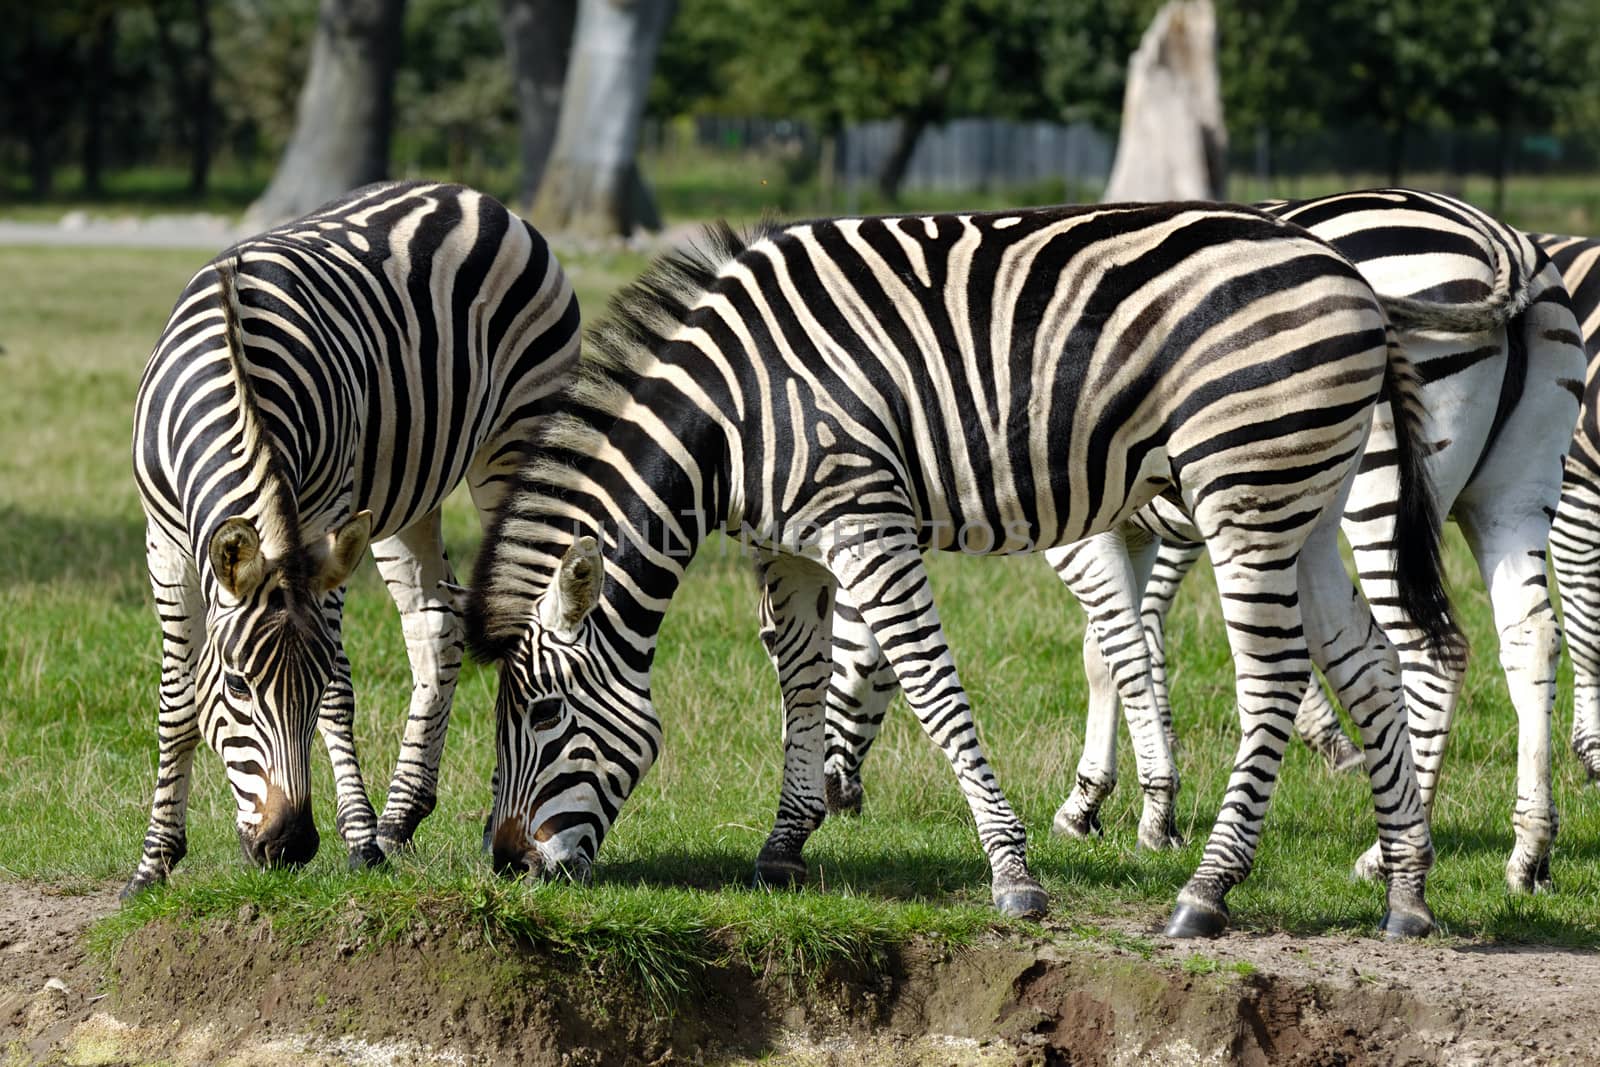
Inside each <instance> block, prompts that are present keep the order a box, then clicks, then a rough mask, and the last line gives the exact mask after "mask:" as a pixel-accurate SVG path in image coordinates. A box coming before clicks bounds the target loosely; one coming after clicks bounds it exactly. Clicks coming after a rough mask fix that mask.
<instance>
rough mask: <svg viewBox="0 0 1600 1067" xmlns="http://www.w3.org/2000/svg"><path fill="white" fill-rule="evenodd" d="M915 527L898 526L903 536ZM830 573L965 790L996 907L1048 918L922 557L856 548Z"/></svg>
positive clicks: (838, 555)
mask: <svg viewBox="0 0 1600 1067" xmlns="http://www.w3.org/2000/svg"><path fill="white" fill-rule="evenodd" d="M888 525H889V524H886V526H888ZM909 526H910V524H909V523H908V522H901V523H899V524H898V528H900V529H905V528H908V527H909ZM828 569H829V570H831V571H832V572H833V574H834V576H835V577H837V578H838V580H839V583H840V585H842V586H844V587H846V588H848V589H849V591H850V596H851V599H852V600H854V601H855V604H856V606H857V608H859V609H860V611H861V616H862V618H863V619H865V620H866V623H867V625H868V626H869V627H871V629H872V633H873V636H874V637H875V638H876V639H877V642H878V645H879V647H880V648H882V649H883V650H884V652H885V654H886V655H887V656H888V658H889V663H890V665H891V666H892V667H893V668H894V673H895V678H896V679H897V680H898V681H899V683H900V687H901V689H902V691H904V693H905V695H906V702H907V703H908V704H909V705H910V706H911V710H912V712H913V713H914V714H915V715H916V716H917V721H918V722H920V723H921V724H922V728H923V730H924V732H926V733H927V735H928V737H929V738H930V739H932V741H933V742H934V744H936V745H938V746H939V748H940V750H941V751H942V752H943V753H944V754H945V758H946V759H948V760H949V761H950V766H951V768H952V769H953V770H954V771H955V773H956V779H957V780H958V781H959V782H960V783H961V791H962V793H963V794H964V795H965V796H966V798H967V805H968V807H970V808H971V810H972V815H973V819H974V820H975V821H976V823H977V826H978V840H979V841H980V842H981V843H982V845H983V850H984V852H985V854H986V855H987V856H988V858H989V867H990V870H991V872H992V881H991V889H992V892H993V895H994V903H995V907H996V908H998V909H999V910H1000V911H1001V912H1002V913H1004V914H1006V915H1010V916H1013V917H1025V918H1037V917H1039V916H1042V915H1044V913H1045V912H1046V910H1048V908H1049V903H1050V900H1049V897H1048V896H1047V895H1046V894H1045V891H1044V887H1043V886H1041V885H1040V884H1039V882H1038V881H1037V880H1036V879H1035V878H1034V877H1033V875H1032V874H1031V873H1030V872H1029V871H1028V858H1027V834H1026V833H1025V831H1024V830H1023V827H1022V822H1021V820H1020V819H1018V818H1017V815H1016V812H1014V811H1013V810H1012V808H1011V804H1010V803H1009V802H1008V801H1007V800H1006V798H1005V794H1004V793H1002V792H1001V791H1000V785H999V783H998V782H997V781H996V780H995V776H994V772H993V770H991V769H990V767H989V762H988V760H987V759H985V758H984V755H983V747H982V746H981V745H980V744H979V743H978V733H977V729H976V727H975V725H974V723H973V721H972V711H971V705H970V704H969V702H968V700H967V694H966V690H965V689H963V688H962V686H961V681H960V678H959V677H958V675H957V673H956V664H955V658H954V657H953V656H952V655H951V654H950V646H949V643H948V642H947V641H946V640H945V635H944V627H943V626H942V625H941V624H940V622H939V612H938V609H937V608H936V607H935V606H934V602H933V591H932V589H931V588H930V587H929V584H928V572H927V570H926V568H925V567H924V566H923V562H922V556H921V554H920V553H919V552H917V550H916V549H915V548H912V547H903V546H893V547H891V546H888V545H885V544H882V543H879V542H867V543H866V544H848V545H844V546H840V547H836V548H835V549H833V550H832V551H831V552H830V554H829V556H828Z"/></svg>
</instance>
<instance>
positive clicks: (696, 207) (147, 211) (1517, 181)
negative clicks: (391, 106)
mask: <svg viewBox="0 0 1600 1067" xmlns="http://www.w3.org/2000/svg"><path fill="white" fill-rule="evenodd" d="M640 166H641V167H642V168H643V170H644V172H645V174H646V176H647V177H648V179H649V181H650V182H651V185H652V187H653V189H654V192H655V194H656V200H657V203H658V204H659V206H660V209H661V213H662V215H663V217H664V218H665V220H666V221H667V222H668V223H677V222H684V221H686V220H688V221H693V220H698V219H713V218H726V219H729V220H731V221H734V222H736V223H748V222H751V221H754V220H756V219H759V218H761V217H763V216H766V215H773V216H776V217H778V218H812V217H816V216H821V215H838V214H870V213H874V212H890V211H976V210H987V209H1004V208H1012V207H1019V206H1023V205H1029V204H1057V203H1066V202H1090V201H1093V200H1096V199H1098V198H1099V196H1100V188H1099V186H1098V185H1096V184H1094V183H1081V182H1068V181H1066V180H1059V181H1044V182H1036V183H1030V184H1022V185H1010V186H993V187H989V188H983V189H971V190H960V191H948V190H917V189H908V190H906V191H905V193H904V195H903V196H902V198H901V201H900V203H898V204H893V203H890V202H888V201H886V200H884V199H883V197H882V196H880V195H879V194H878V192H877V189H876V186H875V185H874V184H873V183H872V182H864V183H862V184H861V185H859V186H858V187H856V188H854V189H848V188H845V187H842V186H834V187H830V186H827V185H825V184H824V183H823V182H821V181H820V180H819V179H818V178H817V176H816V175H815V174H811V173H808V172H807V171H806V170H805V169H804V168H802V167H800V166H798V165H797V164H796V163H795V161H794V160H792V159H790V158H788V157H786V156H785V155H783V154H782V153H779V152H768V153H763V152H754V151H751V152H730V151H719V150H714V149H704V150H696V151H686V152H673V153H670V154H661V153H650V152H646V153H644V154H643V156H642V157H641V159H640ZM270 176H271V174H270V168H269V166H268V165H266V164H261V165H257V166H255V167H253V168H243V167H240V166H239V165H237V164H236V163H231V162H228V161H223V162H221V163H219V164H218V166H217V167H216V168H215V170H214V171H213V174H212V182H211V188H210V190H209V192H208V193H207V194H206V195H205V196H204V197H202V198H200V199H198V200H197V199H195V198H193V197H190V196H189V195H188V193H187V191H186V182H187V175H186V173H185V172H184V171H183V170H182V169H179V168H174V167H163V166H143V167H135V168H131V169H128V170H125V171H117V172H114V173H111V174H108V175H107V176H106V179H105V189H104V192H102V193H101V194H100V195H99V196H94V197H90V196H87V195H86V194H85V193H84V192H83V191H82V185H81V181H80V179H79V177H78V175H77V172H76V171H75V170H74V169H73V168H71V167H66V168H63V169H62V171H61V172H60V174H59V175H58V180H57V183H56V190H55V192H54V193H53V194H52V195H51V196H50V197H48V198H47V199H45V200H42V201H40V200H35V199H33V198H31V197H30V196H29V195H28V193H27V190H26V188H25V187H24V185H23V184H22V183H21V179H20V178H13V180H12V182H11V184H10V185H5V184H3V183H0V218H4V219H8V220H17V221H30V222H53V221H55V220H56V219H58V218H60V217H61V216H62V215H63V214H64V213H66V212H68V211H74V210H82V211H87V212H89V213H90V214H95V215H112V216H116V215H138V216H146V215H156V214H171V213H183V212H191V211H208V212H213V213H217V214H222V215H235V216H236V215H238V214H240V213H241V212H242V211H244V209H245V208H246V207H248V206H249V205H250V203H251V202H252V201H254V200H255V199H256V197H257V196H259V195H260V194H261V192H262V190H263V189H264V188H265V187H266V183H267V180H268V179H269V178H270ZM405 176H406V177H417V178H438V179H444V180H455V181H463V180H464V181H467V182H469V183H471V184H475V185H477V186H478V187H480V188H482V189H483V190H484V191H485V192H488V193H491V194H493V195H495V196H497V197H500V198H501V199H502V200H505V201H506V202H508V203H510V202H511V201H512V199H513V198H514V197H515V195H516V182H517V177H516V174H515V173H514V172H513V171H512V170H509V169H506V168H498V169H494V170H492V171H488V172H485V173H482V174H475V175H460V174H447V173H444V172H423V173H416V174H407V175H405ZM1402 182H1403V184H1405V185H1408V186H1414V187H1416V188H1419V189H1436V190H1439V191H1442V192H1448V193H1451V194H1453V195H1456V196H1460V197H1463V198H1464V199H1466V200H1468V201H1471V202H1472V203H1474V204H1476V205H1478V206H1479V207H1481V208H1484V209H1485V210H1491V211H1492V210H1494V207H1495V203H1494V189H1493V182H1492V181H1491V179H1490V178H1488V177H1487V176H1483V175H1466V176H1462V175H1447V174H1431V173H1424V172H1418V173H1415V174H1408V175H1405V176H1404V177H1403V179H1402ZM1388 184H1389V179H1388V176H1387V175H1386V174H1384V173H1382V172H1381V171H1377V170H1355V171H1352V172H1350V173H1347V174H1334V173H1329V174H1307V175H1301V176H1293V177H1275V178H1273V179H1271V180H1269V181H1262V180H1260V179H1258V178H1256V177H1255V176H1254V175H1253V174H1250V173H1247V172H1237V173H1235V174H1233V175H1232V177H1231V179H1230V182H1229V186H1228V196H1229V198H1230V199H1232V200H1236V201H1243V202H1249V201H1253V200H1261V199H1266V198H1269V197H1289V198H1296V197H1313V196H1322V195H1326V194H1328V193H1336V192H1340V191H1342V190H1346V189H1364V188H1370V187H1374V186H1383V185H1388ZM1502 216H1503V218H1504V219H1505V221H1506V222H1509V223H1511V224H1512V225H1515V226H1520V227H1522V228H1523V229H1526V230H1534V231H1545V232H1550V233H1569V234H1577V235H1580V236H1583V235H1591V234H1594V233H1596V232H1597V231H1600V185H1597V184H1596V183H1595V181H1594V177H1593V176H1592V175H1588V174H1553V175H1537V174H1517V175H1512V176H1511V177H1510V178H1509V180H1508V181H1507V183H1506V193H1505V208H1504V211H1503V212H1502Z"/></svg>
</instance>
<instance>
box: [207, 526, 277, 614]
mask: <svg viewBox="0 0 1600 1067" xmlns="http://www.w3.org/2000/svg"><path fill="white" fill-rule="evenodd" d="M207 552H208V554H209V555H210V557H211V573H213V574H215V575H216V576H217V581H219V582H221V583H222V588H224V589H226V590H227V591H228V593H229V595H231V596H233V597H234V598H235V599H238V600H243V599H244V598H245V597H247V596H249V595H250V594H251V593H254V592H255V591H256V590H257V589H258V588H259V587H260V586H261V583H262V582H263V581H264V580H265V579H266V577H267V560H266V557H265V556H263V555H262V554H261V535H260V534H258V533H256V528H255V525H254V524H253V523H251V521H250V520H249V519H247V518H245V517H244V516H243V515H235V516H234V517H233V518H231V519H228V520H227V521H225V522H224V523H223V524H222V525H221V526H219V527H217V532H216V533H214V534H212V535H211V544H210V545H209V546H208V549H207Z"/></svg>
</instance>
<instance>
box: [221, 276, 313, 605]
mask: <svg viewBox="0 0 1600 1067" xmlns="http://www.w3.org/2000/svg"><path fill="white" fill-rule="evenodd" d="M243 261H244V256H243V254H242V253H241V252H239V251H238V250H235V251H233V252H232V253H231V254H230V255H228V256H227V257H226V258H225V259H219V260H218V262H217V263H216V267H215V269H216V273H217V288H218V295H219V298H220V299H219V303H220V304H221V305H222V337H223V350H224V351H225V352H226V353H227V357H228V361H227V365H228V373H229V377H230V379H231V380H232V383H233V388H234V393H235V395H236V396H237V397H238V421H239V429H240V437H241V444H242V448H243V455H244V456H245V457H246V458H247V459H248V461H249V464H250V479H251V482H252V484H254V485H256V486H258V487H260V492H259V494H258V496H257V498H256V499H257V503H256V504H255V506H254V507H251V508H248V509H247V510H249V511H253V512H255V514H254V515H252V516H250V518H251V519H252V521H253V523H254V524H255V527H256V532H257V534H258V535H259V537H260V539H261V545H262V549H263V551H266V550H268V549H269V547H270V548H271V549H272V550H273V552H274V555H275V556H276V558H277V560H278V563H279V565H280V567H281V568H282V570H283V577H284V582H285V585H286V586H287V587H288V588H289V589H290V590H291V591H292V592H293V593H296V594H298V593H303V592H304V591H305V588H306V586H307V585H308V584H309V581H310V573H311V558H310V554H309V553H308V552H306V551H305V550H304V546H303V545H302V544H301V542H300V517H299V514H298V512H297V511H296V509H295V504H294V497H293V494H292V493H290V491H289V479H288V477H287V468H286V466H285V464H284V462H283V458H282V457H281V456H280V455H279V454H278V450H277V449H276V448H274V447H273V444H272V435H271V434H269V433H267V431H266V426H265V424H264V420H263V419H262V417H261V407H260V404H259V403H258V402H257V400H256V392H255V387H254V386H252V385H251V384H250V367H249V364H248V362H247V361H246V358H245V351H244V328H243V327H242V326H241V325H240V321H241V319H242V318H243V305H242V304H241V303H240V300H239V275H240V273H241V270H242V268H243ZM224 517H227V516H224ZM204 533H205V534H206V535H207V536H209V534H210V531H204ZM199 550H200V551H201V553H202V554H203V552H204V546H199Z"/></svg>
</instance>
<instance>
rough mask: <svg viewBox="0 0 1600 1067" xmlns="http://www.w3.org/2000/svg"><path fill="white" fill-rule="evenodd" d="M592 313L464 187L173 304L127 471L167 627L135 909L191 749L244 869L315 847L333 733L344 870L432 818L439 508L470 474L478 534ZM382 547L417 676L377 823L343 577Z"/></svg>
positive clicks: (176, 804) (439, 694)
mask: <svg viewBox="0 0 1600 1067" xmlns="http://www.w3.org/2000/svg"><path fill="white" fill-rule="evenodd" d="M577 354H578V305H577V302H576V300H575V299H574V298H573V295H572V289H571V286H570V285H569V284H568V282H567V279H566V277H565V275H564V274H563V273H562V271H561V268H560V266H559V265H558V264H557V263H556V261H555V259H554V258H553V257H552V256H551V254H550V250H549V248H548V247H547V246H546V245H545V242H544V240H543V239H542V238H541V237H540V236H539V234H538V233H536V232H535V231H534V230H533V229H532V228H531V227H529V226H528V225H527V224H526V223H524V222H522V221H521V220H520V219H518V218H517V217H516V216H514V215H512V214H511V213H510V212H508V211H507V210H506V209H505V208H504V207H503V206H502V205H500V204H499V203H496V202H495V201H494V200H492V199H490V198H489V197H487V196H484V195H482V194H481V193H477V192H474V191H472V190H470V189H466V188H463V187H461V186H457V185H437V184H431V183H419V182H402V183H395V184H384V185H372V186H367V187H366V188H363V189H358V190H356V191H354V192H352V193H350V194H348V195H347V196H345V197H344V198H342V199H340V200H336V201H334V202H332V203H330V204H327V205H325V206H324V207H322V208H320V209H318V210H317V211H315V212H313V213H311V214H310V215H307V216H306V217H305V218H303V219H299V220H297V221H295V222H291V223H288V224H287V225H284V226H281V227H279V228H278V229H275V230H271V231H269V232H267V233H264V234H261V235H259V236H257V237H252V238H249V239H247V240H245V241H243V242H241V243H240V244H238V245H235V246H234V247H233V248H231V249H228V250H227V251H225V252H223V253H222V254H221V255H220V256H218V257H217V258H216V259H215V260H213V261H212V262H211V263H209V264H207V265H206V266H205V267H203V268H201V270H200V272H199V273H198V274H196V275H195V276H194V278H193V279H191V280H190V282H189V284H188V286H187V287H186V288H185V289H184V291H183V295H182V296H180V297H179V298H178V302H177V305H176V306H175V307H174V308H173V311H172V315H171V317H170V318H169V319H168V321H167V326H166V329H165V330H164V331H163V332H162V335H161V339H160V341H158V342H157V344H156V347H155V351H154V353H153V354H152V355H151V357H150V362H149V365H148V366H147V367H146V369H145V373H144V379H143V381H142V382H141V383H140V387H139V397H138V403H137V408H136V410H135V416H134V435H133V459H134V475H135V479H136V480H137V482H138V485H139V492H140V495H141V496H142V498H143V503H144V510H145V516H146V522H147V534H146V548H147V551H148V562H149V569H150V583H151V586H152V588H153V589H154V591H155V600H156V611H157V613H158V614H159V616H160V619H161V637H162V641H161V692H160V719H159V730H158V732H159V737H160V749H161V751H160V762H159V767H158V771H157V776H156V791H155V801H154V804H153V805H152V809H151V815H150V828H149V830H148V832H147V833H146V834H145V839H144V850H143V855H142V856H141V858H140V861H139V866H138V869H137V870H136V871H135V872H134V875H133V877H132V879H131V880H130V881H129V883H128V885H127V888H126V889H125V890H124V891H123V895H124V897H126V896H128V895H131V894H133V893H136V892H138V891H139V890H141V889H144V888H146V887H148V886H150V885H152V884H154V883H156V882H160V881H162V880H163V879H164V878H165V877H166V875H167V872H168V871H170V870H171V869H172V867H173V865H174V864H176V863H177V862H178V861H179V860H180V859H182V857H183V854H184V851H185V848H186V838H185V827H184V822H185V805H186V802H187V799H188V792H189V782H190V772H191V769H192V766H193V760H194V750H195V746H196V744H197V743H198V742H199V741H200V739H201V737H202V736H203V737H204V738H205V740H206V742H207V744H209V745H210V746H211V747H212V748H213V749H214V750H215V751H216V752H217V754H218V755H220V756H221V757H222V760H223V763H224V764H225V766H226V768H227V775H228V782H229V784H230V785H231V786H232V789H233V793H234V799H235V801H236V802H237V805H238V817H237V822H238V830H239V839H240V843H241V845H242V847H243V849H244V852H245V855H246V856H247V857H248V858H250V859H252V860H254V861H255V862H257V863H260V864H282V863H288V864H293V863H300V862H304V861H305V860H308V859H309V858H310V857H311V856H312V855H313V854H314V853H315V852H316V849H317V844H318V839H317V831H316V827H315V825H314V823H313V821H312V817H311V795H310V788H309V769H310V756H311V753H310V747H311V741H312V734H313V731H314V730H315V729H317V728H319V727H320V729H321V731H322V734H323V737H324V739H325V741H326V742H327V746H328V753H329V755H330V757H331V758H332V761H333V769H334V777H335V780H336V782H337V785H338V825H339V832H340V834H341V835H342V836H343V837H344V840H345V843H346V845H347V846H348V847H349V849H350V861H351V864H352V866H358V865H369V864H372V863H375V862H378V861H380V860H382V858H383V855H384V853H385V852H386V851H390V850H393V849H395V848H397V847H399V846H401V845H403V844H405V843H406V842H407V841H409V840H410V838H411V834H412V832H413V831H414V830H415V828H416V826H417V823H418V822H419V821H421V820H422V818H423V817H425V816H426V815H427V814H428V812H429V811H430V810H431V809H432V807H433V803H434V788H435V781H436V778H437V772H438V766H439V757H440V755H441V752H442V746H443V744H444V735H445V726H446V723H447V720H448V716H449V712H450V699H451V695H452V693H453V691H454V689H455V682H456V675H457V672H458V671H459V669H460V665H461V646H462V626H461V620H460V616H459V615H458V614H457V613H456V611H455V610H454V607H453V604H452V603H450V602H447V600H445V599H442V597H443V596H444V595H445V594H442V593H441V592H440V591H439V590H438V589H437V588H436V586H437V585H438V583H439V582H440V581H442V580H447V579H449V578H450V577H451V571H450V564H449V562H448V561H447V560H446V558H445V552H444V543H443V540H442V539H441V536H440V528H439V507H440V504H441V503H442V502H443V500H444V498H445V496H446V495H447V494H448V493H449V492H450V491H451V489H452V488H453V487H454V486H455V485H456V484H457V483H458V482H459V481H460V480H461V478H462V476H463V475H465V476H466V479H467V484H468V486H469V488H470V490H471V493H472V499H473V502H474V504H475V505H476V506H477V508H478V509H479V512H480V514H481V515H482V516H483V517H484V519H485V521H487V518H488V516H489V514H490V513H491V512H492V509H493V508H494V506H495V504H496V503H497V502H498V501H499V498H500V495H501V493H502V491H503V488H504V486H505V484H506V482H507V480H508V479H509V477H510V475H511V474H512V473H513V472H514V471H515V470H516V467H517V464H518V463H519V462H520V460H521V455H522V449H521V446H520V444H519V443H520V442H522V441H524V440H526V438H527V437H528V436H529V435H530V434H531V432H532V421H531V420H533V419H534V417H535V415H536V414H537V413H538V412H539V410H540V401H541V398H544V397H546V396H547V395H548V394H549V393H551V392H553V391H554V390H555V388H556V387H557V386H558V385H562V384H565V382H566V380H567V379H568V378H569V377H570V374H571V370H572V368H573V367H574V366H575V364H576V362H577ZM369 541H370V542H371V545H372V551H373V555H374V556H375V558H376V559H377V563H378V569H379V571H380V573H381V574H382V575H383V579H384V582H385V583H386V584H387V586H388V588H389V592H390V594H391V595H392V596H393V598H394V601H395V605H396V606H397V607H398V608H399V609H400V616H401V623H402V625H403V628H404V630H405V638H406V649H407V651H408V653H409V655H410V658H411V668H412V676H413V679H414V682H413V689H412V697H411V710H410V715H409V717H408V719H407V721H406V728H405V735H404V740H403V741H402V743H401V747H400V754H399V761H398V763H397V765H396V767H395V775H394V781H393V784H392V785H391V786H390V789H389V795H388V800H387V803H386V804H385V807H384V812H383V817H382V819H377V818H375V817H374V814H373V809H372V805H371V803H370V801H369V800H368V799H367V794H366V788H365V786H364V785H363V783H362V779H361V770H360V767H359V765H358V763H357V761H356V753H355V747H354V743H353V737H352V732H351V725H352V718H353V715H354V710H355V699H354V693H353V692H352V690H351V686H350V665H349V662H348V660H346V658H345V655H344V651H343V649H342V647H341V641H340V617H341V610H342V608H343V603H344V591H343V586H344V582H345V579H346V578H347V577H348V576H349V574H350V572H351V570H352V569H353V568H354V567H355V565H356V564H357V563H358V562H359V560H360V558H361V555H362V553H363V552H365V551H366V548H367V546H368V543H369Z"/></svg>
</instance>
